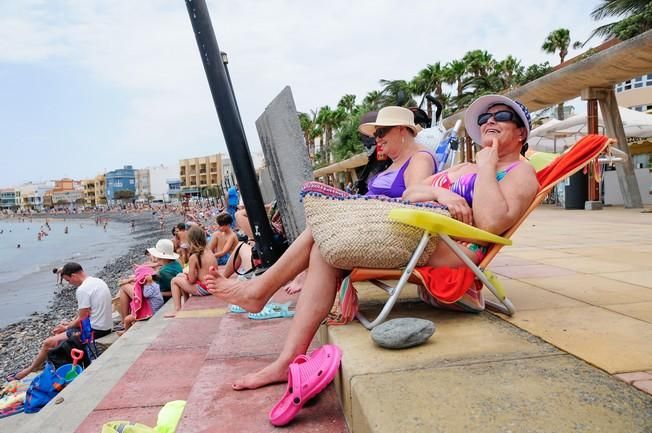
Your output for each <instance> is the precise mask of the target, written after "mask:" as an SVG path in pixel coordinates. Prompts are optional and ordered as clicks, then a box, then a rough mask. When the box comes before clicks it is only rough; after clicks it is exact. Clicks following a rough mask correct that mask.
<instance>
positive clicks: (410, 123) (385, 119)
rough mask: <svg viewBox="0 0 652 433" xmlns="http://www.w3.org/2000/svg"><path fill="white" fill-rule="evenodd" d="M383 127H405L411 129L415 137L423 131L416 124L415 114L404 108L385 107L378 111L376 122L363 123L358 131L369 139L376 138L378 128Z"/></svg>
mask: <svg viewBox="0 0 652 433" xmlns="http://www.w3.org/2000/svg"><path fill="white" fill-rule="evenodd" d="M379 126H380V127H382V126H405V127H406V128H410V129H411V130H412V132H414V135H416V134H417V133H418V132H419V131H421V127H420V126H419V125H416V124H415V123H414V113H412V112H411V111H410V110H408V109H407V108H403V107H385V108H381V109H380V111H378V116H377V117H376V121H375V122H368V123H363V124H362V125H360V127H359V128H358V131H360V132H361V133H363V134H364V135H367V136H369V137H373V136H374V132H376V128H377V127H379Z"/></svg>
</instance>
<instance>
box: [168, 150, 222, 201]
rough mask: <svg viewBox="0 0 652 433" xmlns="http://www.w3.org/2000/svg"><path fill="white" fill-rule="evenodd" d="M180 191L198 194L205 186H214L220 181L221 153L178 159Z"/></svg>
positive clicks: (193, 194)
mask: <svg viewBox="0 0 652 433" xmlns="http://www.w3.org/2000/svg"><path fill="white" fill-rule="evenodd" d="M179 177H180V180H181V193H182V194H184V195H192V196H200V194H201V193H202V192H203V191H204V190H206V189H207V188H216V187H218V186H219V185H221V183H222V179H223V178H222V155H220V154H215V155H209V156H201V157H198V158H189V159H182V160H180V161H179Z"/></svg>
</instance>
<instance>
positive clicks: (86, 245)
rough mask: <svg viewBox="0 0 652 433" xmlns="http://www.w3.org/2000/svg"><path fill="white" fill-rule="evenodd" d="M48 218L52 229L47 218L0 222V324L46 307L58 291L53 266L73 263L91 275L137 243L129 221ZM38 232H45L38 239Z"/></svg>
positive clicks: (43, 310) (44, 309) (24, 316)
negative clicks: (103, 223) (101, 221)
mask: <svg viewBox="0 0 652 433" xmlns="http://www.w3.org/2000/svg"><path fill="white" fill-rule="evenodd" d="M47 222H48V224H49V226H50V229H48V228H47V226H46V220H45V219H36V218H34V219H30V218H25V219H24V220H16V219H11V220H8V219H4V220H0V327H4V326H7V325H9V324H11V323H14V322H17V321H19V320H22V319H24V318H26V317H28V316H29V315H31V314H32V313H35V312H38V313H42V312H45V311H47V306H48V303H49V302H50V300H51V299H52V297H53V296H54V294H55V293H56V291H57V286H56V275H55V274H53V273H52V269H54V268H57V267H61V266H63V265H64V264H65V263H66V262H70V261H74V262H78V263H79V264H81V265H82V267H83V268H84V270H85V271H86V272H87V273H88V274H90V275H93V274H95V273H97V272H98V271H100V270H101V269H102V268H103V267H104V266H105V265H106V264H107V263H109V262H110V261H111V260H112V259H114V258H117V257H119V256H121V255H122V254H124V253H125V252H126V251H127V250H128V249H129V247H130V246H132V245H133V244H134V243H135V241H134V240H133V236H132V235H131V226H130V224H128V223H119V222H114V221H109V223H108V224H107V226H106V229H105V228H104V226H103V225H101V224H99V225H98V224H96V223H95V220H94V219H79V218H75V219H70V218H67V219H66V220H63V219H49V220H48V221H47ZM41 231H43V232H44V233H46V234H47V235H46V236H43V237H42V239H41V240H38V234H39V232H41ZM66 232H67V233H66ZM64 284H67V283H65V281H64Z"/></svg>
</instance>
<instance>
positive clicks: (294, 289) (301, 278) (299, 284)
mask: <svg viewBox="0 0 652 433" xmlns="http://www.w3.org/2000/svg"><path fill="white" fill-rule="evenodd" d="M305 282H306V271H303V272H301V273H300V274H299V275H297V276H296V277H295V278H294V280H292V281H290V282H289V283H287V284H286V285H285V293H287V294H288V295H294V294H295V293H299V292H300V291H301V289H303V285H304V284H305Z"/></svg>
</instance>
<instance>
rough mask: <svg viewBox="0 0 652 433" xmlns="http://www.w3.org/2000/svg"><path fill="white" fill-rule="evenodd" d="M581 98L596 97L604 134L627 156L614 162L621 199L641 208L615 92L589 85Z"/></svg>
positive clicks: (630, 206)
mask: <svg viewBox="0 0 652 433" xmlns="http://www.w3.org/2000/svg"><path fill="white" fill-rule="evenodd" d="M581 96H582V99H583V100H590V99H597V100H598V103H599V104H600V111H601V112H602V121H603V122H604V126H605V130H606V132H605V133H606V135H608V136H610V137H612V138H615V139H616V140H618V143H617V147H618V149H619V150H622V151H623V152H625V153H626V154H627V158H626V159H625V161H623V162H622V163H619V164H616V172H617V174H618V185H619V186H620V192H621V193H622V195H623V201H624V203H625V207H626V208H642V207H643V201H642V200H641V192H640V190H639V188H638V183H637V182H636V174H635V173H634V164H633V163H632V158H631V155H630V154H629V146H628V144H627V137H626V136H625V128H623V121H622V119H621V118H620V112H619V111H618V102H617V101H616V94H615V92H614V90H613V89H612V88H596V87H590V88H588V89H584V90H583V91H582V93H581Z"/></svg>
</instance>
